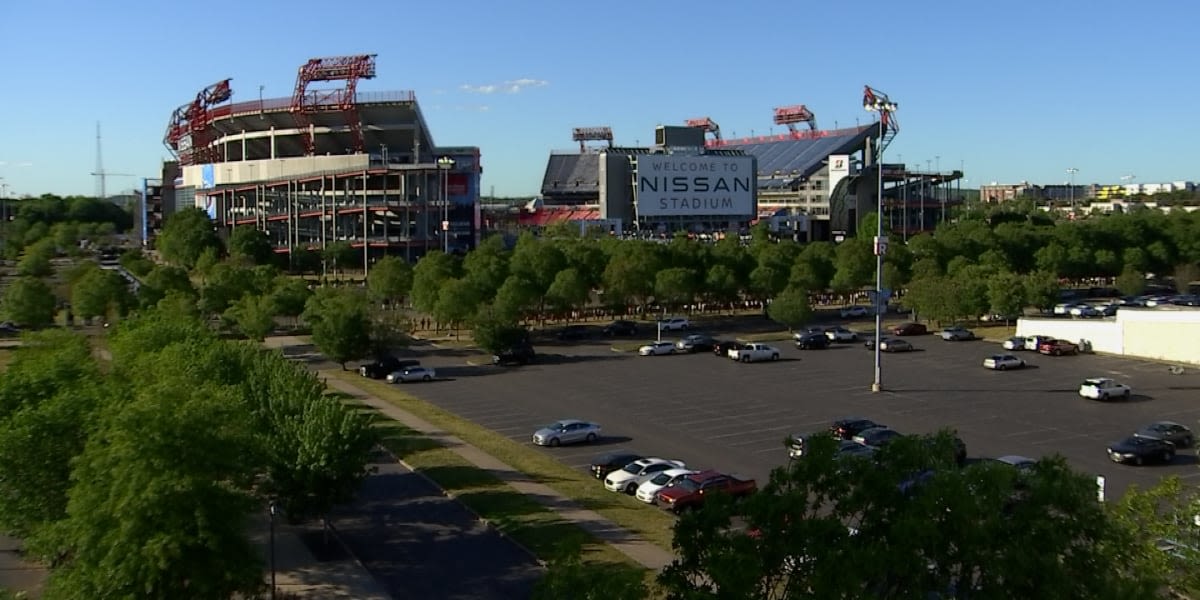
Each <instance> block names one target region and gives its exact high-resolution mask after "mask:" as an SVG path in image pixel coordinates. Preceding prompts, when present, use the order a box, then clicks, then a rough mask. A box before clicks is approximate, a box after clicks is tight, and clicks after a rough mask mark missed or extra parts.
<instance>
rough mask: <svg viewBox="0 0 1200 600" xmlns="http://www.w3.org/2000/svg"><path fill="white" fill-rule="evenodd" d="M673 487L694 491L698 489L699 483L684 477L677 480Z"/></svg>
mask: <svg viewBox="0 0 1200 600" xmlns="http://www.w3.org/2000/svg"><path fill="white" fill-rule="evenodd" d="M673 487H677V488H679V489H681V490H683V491H685V492H694V491H696V490H698V489H700V484H698V483H696V482H695V481H692V480H691V479H686V478H685V479H680V480H679V481H676V482H675V485H674V486H673Z"/></svg>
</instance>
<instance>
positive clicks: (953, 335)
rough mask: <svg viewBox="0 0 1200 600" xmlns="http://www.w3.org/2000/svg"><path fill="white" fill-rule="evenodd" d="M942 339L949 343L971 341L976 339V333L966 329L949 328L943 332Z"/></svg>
mask: <svg viewBox="0 0 1200 600" xmlns="http://www.w3.org/2000/svg"><path fill="white" fill-rule="evenodd" d="M942 339H943V340H945V341H947V342H963V341H970V340H973V339H976V338H975V332H974V331H971V330H970V329H967V328H965V327H958V326H955V327H947V328H945V329H943V330H942Z"/></svg>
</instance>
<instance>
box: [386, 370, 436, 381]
mask: <svg viewBox="0 0 1200 600" xmlns="http://www.w3.org/2000/svg"><path fill="white" fill-rule="evenodd" d="M434 379H437V371H434V370H433V367H422V366H416V367H408V368H407V369H403V370H400V371H394V372H392V373H390V374H388V376H387V382H388V383H408V382H410V381H433V380H434Z"/></svg>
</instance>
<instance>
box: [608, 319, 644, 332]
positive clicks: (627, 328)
mask: <svg viewBox="0 0 1200 600" xmlns="http://www.w3.org/2000/svg"><path fill="white" fill-rule="evenodd" d="M603 331H604V335H637V331H638V327H637V323H634V322H633V321H626V320H620V321H613V322H612V323H609V324H608V325H605V326H604V329H603Z"/></svg>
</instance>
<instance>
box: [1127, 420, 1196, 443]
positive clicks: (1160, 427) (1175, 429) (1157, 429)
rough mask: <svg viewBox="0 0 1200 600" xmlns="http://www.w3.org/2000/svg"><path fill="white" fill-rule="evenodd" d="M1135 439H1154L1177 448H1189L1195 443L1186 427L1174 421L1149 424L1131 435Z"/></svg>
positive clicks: (1194, 437) (1193, 437)
mask: <svg viewBox="0 0 1200 600" xmlns="http://www.w3.org/2000/svg"><path fill="white" fill-rule="evenodd" d="M1133 435H1135V436H1137V437H1146V438H1156V439H1160V440H1166V441H1168V442H1171V443H1172V444H1175V446H1176V447H1178V448H1191V447H1192V444H1195V443H1196V436H1195V435H1193V434H1192V430H1191V429H1188V428H1187V426H1186V425H1180V424H1179V423H1176V422H1174V421H1158V422H1155V423H1151V424H1149V425H1147V426H1145V427H1143V428H1141V429H1139V430H1138V432H1137V433H1135V434H1133Z"/></svg>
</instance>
